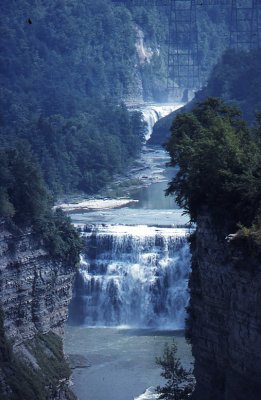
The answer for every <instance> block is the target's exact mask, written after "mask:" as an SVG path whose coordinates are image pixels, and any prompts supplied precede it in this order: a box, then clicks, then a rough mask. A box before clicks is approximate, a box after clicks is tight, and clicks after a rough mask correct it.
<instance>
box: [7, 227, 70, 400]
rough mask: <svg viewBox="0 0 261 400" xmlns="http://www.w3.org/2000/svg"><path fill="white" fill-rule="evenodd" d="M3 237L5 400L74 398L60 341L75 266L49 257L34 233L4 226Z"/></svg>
mask: <svg viewBox="0 0 261 400" xmlns="http://www.w3.org/2000/svg"><path fill="white" fill-rule="evenodd" d="M0 238H1V240H0V257H1V264H0V291H1V295H0V309H1V327H0V329H1V336H2V342H1V353H2V354H1V358H0V393H1V396H2V397H1V398H4V399H18V398H19V400H23V398H24V399H26V400H29V399H31V398H32V399H33V398H38V399H39V398H40V399H41V398H43V399H47V398H49V399H56V398H57V399H58V398H59V399H69V398H74V397H73V395H72V394H71V393H70V391H69V389H68V382H69V376H70V370H69V368H68V366H67V363H66V360H65V358H64V354H63V345H62V338H61V336H62V333H63V326H64V322H65V321H66V319H67V313H68V304H69V302H70V299H71V293H72V283H73V277H74V270H73V267H72V266H70V265H66V263H64V262H60V261H58V260H54V259H53V258H52V257H50V255H49V254H48V252H47V251H46V250H45V249H44V247H43V244H42V242H41V240H40V239H39V238H38V237H37V235H34V234H32V232H31V231H30V230H27V231H22V232H21V231H17V232H15V233H14V232H11V231H10V230H8V229H6V227H5V225H4V224H2V225H1V232H0ZM19 381H20V382H19ZM21 382H22V384H21ZM21 386H22V387H21ZM41 396H42V397H41Z"/></svg>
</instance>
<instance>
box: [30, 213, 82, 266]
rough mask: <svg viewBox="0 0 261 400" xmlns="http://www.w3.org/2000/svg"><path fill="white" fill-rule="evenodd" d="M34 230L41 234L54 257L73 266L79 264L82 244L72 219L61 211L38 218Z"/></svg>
mask: <svg viewBox="0 0 261 400" xmlns="http://www.w3.org/2000/svg"><path fill="white" fill-rule="evenodd" d="M34 229H35V231H36V232H38V233H40V235H41V237H42V238H43V240H44V242H45V245H46V247H47V249H48V250H49V252H50V254H51V255H52V256H53V257H55V258H58V259H62V260H64V261H66V262H67V263H68V264H70V265H71V266H75V265H77V264H78V263H79V261H80V258H79V254H80V251H81V249H82V242H81V239H80V237H79V234H78V232H77V231H76V229H75V228H74V227H73V225H72V224H71V220H70V218H69V217H67V216H66V215H65V214H64V212H63V211H62V210H61V209H59V208H58V209H56V211H54V212H52V213H48V214H46V215H43V216H42V217H41V218H38V219H37V220H36V221H35V226H34Z"/></svg>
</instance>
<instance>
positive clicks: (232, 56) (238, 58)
mask: <svg viewBox="0 0 261 400" xmlns="http://www.w3.org/2000/svg"><path fill="white" fill-rule="evenodd" d="M260 64H261V49H255V50H251V51H249V52H244V51H240V52H235V51H232V50H227V51H226V52H225V53H224V55H223V56H222V58H221V59H220V61H219V62H218V63H217V64H216V65H215V66H214V68H213V69H212V72H211V74H210V77H209V80H208V83H207V85H206V87H205V88H203V89H202V90H201V91H199V92H197V93H196V95H195V99H194V100H192V101H191V102H190V103H188V104H187V105H186V106H185V107H184V108H183V109H182V110H179V111H178V112H183V111H185V112H186V111H188V110H190V109H192V108H193V107H194V106H195V104H196V103H197V102H198V101H201V100H203V99H206V98H207V97H209V96H216V97H220V98H221V99H223V100H225V101H226V102H228V103H229V104H235V105H237V106H238V107H239V108H240V110H241V111H242V114H243V117H244V118H245V119H246V120H247V121H248V122H249V123H254V121H255V113H256V112H257V111H258V110H260V109H261V95H260V90H259V88H260V86H261V69H260ZM176 115H177V112H174V113H172V114H170V115H168V116H167V117H165V118H162V119H161V120H160V121H159V122H157V123H156V125H155V126H154V129H153V134H152V137H151V140H150V142H151V144H163V143H164V142H166V140H167V138H168V137H169V135H170V134H169V130H170V127H171V124H172V121H173V119H174V117H175V116H176Z"/></svg>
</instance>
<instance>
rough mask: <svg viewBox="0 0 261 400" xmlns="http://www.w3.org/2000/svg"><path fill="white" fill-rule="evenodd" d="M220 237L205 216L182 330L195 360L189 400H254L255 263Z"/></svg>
mask: <svg viewBox="0 0 261 400" xmlns="http://www.w3.org/2000/svg"><path fill="white" fill-rule="evenodd" d="M220 236H221V235H220V234H219V233H217V232H216V231H215V229H214V227H213V225H212V223H211V221H210V219H209V218H208V217H207V216H205V217H201V218H199V220H198V229H197V232H196V234H195V236H194V237H193V238H192V243H191V249H192V274H191V277H190V282H189V286H190V293H191V299H190V304H189V316H190V317H189V321H188V327H187V335H188V337H189V338H190V340H191V342H192V353H193V356H194V357H195V370H194V373H195V377H196V381H197V384H196V390H195V392H194V395H193V399H195V400H246V399H247V400H258V399H260V398H261V380H260V376H261V353H260V348H261V335H260V329H261V313H260V309H261V296H260V287H261V262H260V258H259V256H258V255H257V256H256V257H253V256H251V255H250V253H248V251H245V249H244V248H242V247H238V245H237V246H235V244H233V243H232V242H233V241H231V242H230V243H228V241H226V240H225V239H221V238H220ZM223 238H224V235H223ZM252 254H253V252H252Z"/></svg>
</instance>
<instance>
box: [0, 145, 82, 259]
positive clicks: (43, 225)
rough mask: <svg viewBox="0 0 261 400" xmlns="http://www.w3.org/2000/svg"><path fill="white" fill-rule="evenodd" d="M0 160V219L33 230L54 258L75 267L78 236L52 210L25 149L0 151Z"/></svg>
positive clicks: (31, 158) (34, 164) (62, 215)
mask: <svg viewBox="0 0 261 400" xmlns="http://www.w3.org/2000/svg"><path fill="white" fill-rule="evenodd" d="M0 157H1V165H0V218H4V220H5V221H9V222H12V224H13V225H14V224H15V225H14V226H16V227H22V228H24V227H33V230H34V231H35V232H36V233H37V234H38V235H39V237H40V238H41V239H43V240H44V243H45V246H46V248H47V249H48V250H49V252H50V254H51V255H52V256H53V257H57V258H59V259H63V260H64V261H66V262H68V263H70V264H71V265H75V264H77V262H78V261H79V253H80V249H81V241H80V238H79V235H78V233H77V232H76V230H75V229H74V227H73V226H72V225H71V223H70V219H69V218H68V217H66V216H65V214H64V213H63V212H62V211H61V210H59V209H58V210H56V211H52V210H51V197H50V194H49V193H48V191H47V189H46V187H45V185H44V182H43V179H42V177H41V174H40V171H39V168H38V166H37V164H36V163H35V161H34V159H33V156H32V153H31V152H30V149H29V148H28V146H26V145H24V144H20V145H19V146H18V147H17V148H16V149H12V148H7V149H0Z"/></svg>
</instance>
